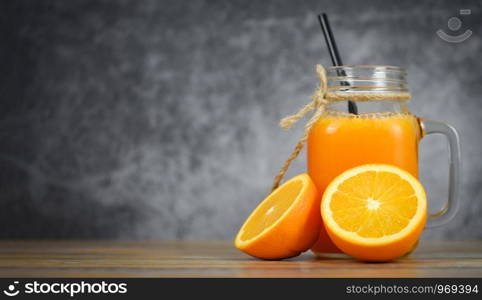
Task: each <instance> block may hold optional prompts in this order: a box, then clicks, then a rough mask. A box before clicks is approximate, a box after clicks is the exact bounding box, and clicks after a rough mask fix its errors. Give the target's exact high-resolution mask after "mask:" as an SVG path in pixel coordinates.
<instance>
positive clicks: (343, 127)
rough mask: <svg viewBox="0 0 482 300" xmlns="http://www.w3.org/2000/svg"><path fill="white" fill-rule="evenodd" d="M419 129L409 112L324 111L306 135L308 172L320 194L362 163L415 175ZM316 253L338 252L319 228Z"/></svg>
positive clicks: (323, 230)
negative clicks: (307, 135)
mask: <svg viewBox="0 0 482 300" xmlns="http://www.w3.org/2000/svg"><path fill="white" fill-rule="evenodd" d="M420 137H421V130H420V127H419V125H418V120H417V118H416V117H415V116H413V115H411V114H408V113H403V114H402V113H373V114H361V115H350V114H343V113H340V114H330V113H328V114H326V115H325V116H323V117H321V119H320V120H319V121H318V122H317V123H316V124H315V125H314V126H313V128H312V130H311V132H310V135H309V137H308V146H307V158H308V174H309V175H310V177H311V178H312V180H313V182H314V183H315V185H316V187H317V188H318V191H319V192H320V194H322V193H323V192H324V191H325V188H326V187H327V185H328V184H329V183H330V182H331V181H332V180H333V179H334V178H335V177H336V176H338V175H339V174H341V173H342V172H344V171H345V170H347V169H351V168H353V167H356V166H359V165H364V164H378V163H380V164H391V165H395V166H398V167H400V168H402V169H404V170H406V171H408V172H409V173H411V174H412V175H413V176H415V177H418V141H419V139H420ZM311 250H312V251H313V252H315V253H337V252H341V251H340V250H339V249H338V248H337V247H336V246H335V245H334V244H333V243H332V241H331V240H330V238H329V237H328V235H327V233H326V231H325V229H324V228H323V225H322V228H321V231H320V235H319V238H318V241H317V242H316V243H315V245H314V246H313V247H312V248H311Z"/></svg>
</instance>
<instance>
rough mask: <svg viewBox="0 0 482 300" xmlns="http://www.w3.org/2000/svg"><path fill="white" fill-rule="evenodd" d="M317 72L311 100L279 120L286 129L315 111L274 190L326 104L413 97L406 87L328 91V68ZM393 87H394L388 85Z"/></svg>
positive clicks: (400, 99) (401, 99) (274, 184)
mask: <svg viewBox="0 0 482 300" xmlns="http://www.w3.org/2000/svg"><path fill="white" fill-rule="evenodd" d="M316 73H318V76H319V78H320V86H319V87H318V88H317V89H316V90H315V93H314V94H313V96H312V98H311V101H310V102H309V103H308V104H306V105H305V106H304V107H303V108H301V109H300V110H299V111H298V112H296V113H295V114H293V115H290V116H287V117H285V118H283V119H281V121H280V122H279V126H280V127H281V128H283V129H284V130H288V129H290V128H291V127H292V126H293V125H294V124H296V122H298V121H299V120H300V119H302V118H303V117H304V116H305V115H306V114H307V113H309V112H311V111H313V114H312V116H311V118H310V119H309V120H308V122H306V124H305V126H304V131H303V136H302V137H301V138H300V139H299V141H298V143H297V144H296V147H295V148H294V149H293V151H292V152H291V154H290V156H289V157H288V158H287V159H286V161H285V162H284V164H283V166H282V167H281V169H280V170H279V171H278V174H277V175H276V177H275V178H274V180H273V185H272V187H271V191H274V190H275V189H276V188H277V187H278V186H279V185H280V182H281V180H283V177H284V176H285V174H286V172H287V171H288V168H289V167H290V165H291V162H292V161H293V160H295V158H296V157H298V155H299V154H300V152H301V150H302V149H303V147H304V146H305V144H306V141H307V140H308V136H309V134H310V131H311V129H312V128H313V125H315V123H316V122H317V121H318V120H319V119H320V118H321V117H322V116H323V113H324V112H325V108H326V105H327V104H328V103H330V102H332V101H344V100H353V101H380V100H396V101H406V100H410V99H411V95H410V93H409V92H408V90H406V89H398V90H397V89H395V90H396V91H394V90H391V91H381V92H351V93H345V92H339V91H338V92H336V91H335V92H334V91H330V92H329V93H328V82H327V77H326V70H325V68H324V67H323V66H321V65H316ZM386 88H388V89H389V88H393V87H386Z"/></svg>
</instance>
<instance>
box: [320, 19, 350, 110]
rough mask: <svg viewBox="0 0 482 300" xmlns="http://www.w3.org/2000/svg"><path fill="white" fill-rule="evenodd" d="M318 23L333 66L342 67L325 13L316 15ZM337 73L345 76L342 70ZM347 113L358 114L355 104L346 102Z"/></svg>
mask: <svg viewBox="0 0 482 300" xmlns="http://www.w3.org/2000/svg"><path fill="white" fill-rule="evenodd" d="M318 21H320V26H321V31H323V35H324V36H325V41H326V46H327V47H328V51H329V52H330V57H331V61H332V62H333V65H334V66H342V65H343V62H342V61H341V57H340V53H339V52H338V47H337V46H336V42H335V37H334V36H333V32H332V31H331V27H330V22H328V16H327V15H326V14H325V13H321V14H319V15H318ZM338 73H339V74H338V75H340V76H346V74H345V72H344V71H343V70H339V71H338ZM342 84H346V85H348V84H347V83H345V82H342ZM348 112H350V113H352V114H358V108H357V107H356V104H355V102H353V101H348Z"/></svg>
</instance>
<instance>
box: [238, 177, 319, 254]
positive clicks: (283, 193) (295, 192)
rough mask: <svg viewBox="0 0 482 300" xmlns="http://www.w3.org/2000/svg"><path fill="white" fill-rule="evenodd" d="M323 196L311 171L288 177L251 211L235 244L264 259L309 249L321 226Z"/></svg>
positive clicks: (242, 249) (244, 250) (246, 251)
mask: <svg viewBox="0 0 482 300" xmlns="http://www.w3.org/2000/svg"><path fill="white" fill-rule="evenodd" d="M320 200H321V197H320V195H319V193H318V191H317V189H316V187H315V185H314V183H313V181H312V180H311V178H310V177H309V176H308V174H301V175H298V176H295V177H293V178H292V179H290V180H288V181H287V182H286V183H284V184H283V185H281V186H280V187H278V188H277V189H276V190H275V191H273V192H272V193H271V194H270V195H269V196H268V197H267V198H266V199H264V200H263V202H261V203H260V204H259V205H258V207H256V209H255V210H254V211H253V212H252V213H251V215H250V216H249V217H248V219H247V220H246V221H245V223H244V224H243V226H241V229H240V230H239V232H238V234H237V236H236V238H235V241H234V244H235V246H236V248H238V249H240V250H241V251H243V252H245V253H247V254H249V255H251V256H254V257H257V258H262V259H282V258H289V257H293V256H297V255H299V254H300V253H302V252H304V251H306V250H308V249H309V248H310V247H311V246H312V245H313V243H314V242H315V241H316V239H317V237H318V232H319V230H320V226H321V215H320Z"/></svg>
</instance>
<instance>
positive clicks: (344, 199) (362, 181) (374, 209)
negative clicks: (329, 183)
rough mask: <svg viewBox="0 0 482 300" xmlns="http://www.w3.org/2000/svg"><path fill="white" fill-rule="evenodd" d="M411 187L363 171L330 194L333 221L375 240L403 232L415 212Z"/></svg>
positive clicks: (391, 176) (384, 175)
mask: <svg viewBox="0 0 482 300" xmlns="http://www.w3.org/2000/svg"><path fill="white" fill-rule="evenodd" d="M417 205H418V200H417V197H416V196H415V190H414V189H413V188H412V186H411V184H410V183H409V182H407V181H406V180H404V179H402V178H401V177H400V176H398V175H396V174H393V173H389V172H384V171H366V172H362V173H359V174H357V175H356V176H353V177H351V178H348V179H347V180H345V181H344V182H343V183H341V184H340V185H339V186H338V189H337V191H336V192H335V193H334V194H333V196H332V199H331V203H330V209H331V211H332V217H333V220H334V221H335V222H336V223H337V224H338V225H339V226H340V227H341V228H342V229H344V230H346V231H349V232H355V233H357V234H358V235H359V236H361V237H366V238H378V237H383V236H387V235H393V234H396V233H398V232H400V231H401V230H402V229H404V228H405V227H406V226H407V225H408V223H409V222H410V220H411V219H412V218H413V217H414V215H415V214H416V211H417Z"/></svg>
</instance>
